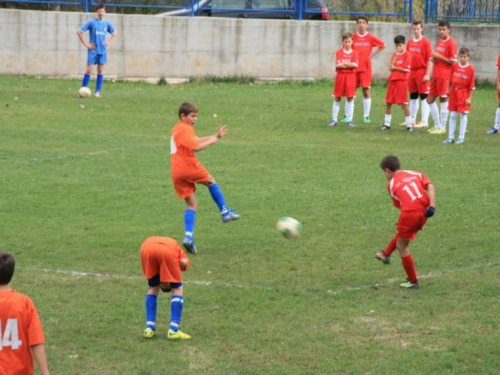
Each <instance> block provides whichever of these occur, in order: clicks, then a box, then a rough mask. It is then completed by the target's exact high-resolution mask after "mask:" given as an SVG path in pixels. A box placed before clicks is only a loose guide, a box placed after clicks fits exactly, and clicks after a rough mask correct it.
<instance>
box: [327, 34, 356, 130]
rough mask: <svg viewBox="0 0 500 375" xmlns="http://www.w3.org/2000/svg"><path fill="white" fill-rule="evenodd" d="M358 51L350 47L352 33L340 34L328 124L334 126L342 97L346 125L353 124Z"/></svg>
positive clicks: (351, 125)
mask: <svg viewBox="0 0 500 375" xmlns="http://www.w3.org/2000/svg"><path fill="white" fill-rule="evenodd" d="M358 62H359V59H358V53H357V52H356V51H354V50H353V49H352V34H351V33H344V34H343V35H342V48H341V49H339V50H338V51H337V52H336V53H335V72H336V73H337V75H336V76H335V83H334V87H333V94H332V96H333V97H334V98H335V100H334V102H333V108H332V120H331V121H330V123H329V124H328V126H332V127H333V126H336V125H337V122H338V121H337V119H338V115H339V110H340V102H341V100H342V97H344V96H345V97H346V98H347V102H346V107H347V112H346V115H347V125H349V126H350V127H353V126H354V123H353V121H352V116H353V114H354V96H355V95H356V68H357V67H358Z"/></svg>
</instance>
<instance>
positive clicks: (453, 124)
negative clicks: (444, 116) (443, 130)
mask: <svg viewBox="0 0 500 375" xmlns="http://www.w3.org/2000/svg"><path fill="white" fill-rule="evenodd" d="M456 127H457V112H454V111H453V112H450V128H449V129H448V138H449V139H455V129H456Z"/></svg>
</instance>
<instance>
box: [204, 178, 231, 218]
mask: <svg viewBox="0 0 500 375" xmlns="http://www.w3.org/2000/svg"><path fill="white" fill-rule="evenodd" d="M208 190H210V195H211V196H212V199H213V200H214V202H215V203H216V204H217V207H219V210H220V212H224V211H226V210H227V207H226V201H225V199H224V194H222V190H221V189H220V187H219V185H217V183H215V184H213V185H210V186H209V187H208Z"/></svg>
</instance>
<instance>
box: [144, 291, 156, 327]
mask: <svg viewBox="0 0 500 375" xmlns="http://www.w3.org/2000/svg"><path fill="white" fill-rule="evenodd" d="M157 299H158V296H157V295H155V294H146V327H148V328H151V329H152V330H153V331H154V330H155V328H156V306H157Z"/></svg>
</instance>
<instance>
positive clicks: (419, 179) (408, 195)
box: [375, 155, 436, 289]
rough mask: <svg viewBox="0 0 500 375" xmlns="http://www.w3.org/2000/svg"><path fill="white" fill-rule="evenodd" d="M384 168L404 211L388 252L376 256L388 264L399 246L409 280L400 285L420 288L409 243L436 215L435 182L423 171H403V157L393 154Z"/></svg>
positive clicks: (395, 201)
mask: <svg viewBox="0 0 500 375" xmlns="http://www.w3.org/2000/svg"><path fill="white" fill-rule="evenodd" d="M380 168H382V170H383V171H384V174H385V177H386V178H387V180H389V183H388V184H387V190H388V191H389V195H390V196H391V199H392V203H393V205H394V206H395V207H396V208H399V209H400V210H401V213H400V214H399V219H398V224H397V229H396V235H395V236H394V238H393V239H392V240H391V242H390V243H389V245H388V246H387V248H386V249H385V250H384V252H382V253H376V254H375V257H376V258H377V259H378V260H380V261H382V262H383V263H384V264H389V263H390V257H391V254H392V253H393V252H394V250H396V248H397V249H398V251H399V254H400V255H401V262H402V264H403V268H404V270H405V272H406V275H407V281H406V282H405V283H402V284H401V285H400V286H401V287H402V288H408V289H418V288H420V283H419V281H418V276H417V271H416V270H415V263H414V261H413V257H412V255H411V254H410V248H409V246H410V242H411V241H413V240H414V239H415V237H416V235H417V233H418V231H419V230H422V228H423V227H424V225H425V223H426V222H427V219H428V218H429V217H432V216H434V213H435V204H436V203H435V193H434V185H432V184H431V182H430V181H429V179H428V178H427V177H426V176H425V174H423V173H422V172H419V171H406V170H401V164H400V162H399V159H398V158H397V157H396V156H393V155H389V156H386V157H385V158H384V159H383V160H382V162H381V163H380Z"/></svg>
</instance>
